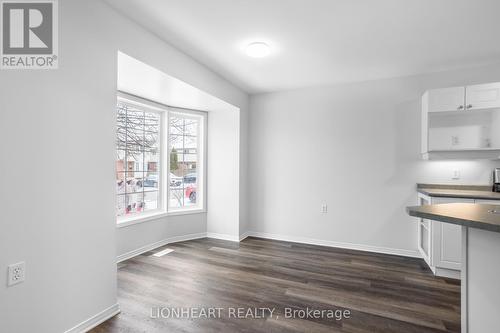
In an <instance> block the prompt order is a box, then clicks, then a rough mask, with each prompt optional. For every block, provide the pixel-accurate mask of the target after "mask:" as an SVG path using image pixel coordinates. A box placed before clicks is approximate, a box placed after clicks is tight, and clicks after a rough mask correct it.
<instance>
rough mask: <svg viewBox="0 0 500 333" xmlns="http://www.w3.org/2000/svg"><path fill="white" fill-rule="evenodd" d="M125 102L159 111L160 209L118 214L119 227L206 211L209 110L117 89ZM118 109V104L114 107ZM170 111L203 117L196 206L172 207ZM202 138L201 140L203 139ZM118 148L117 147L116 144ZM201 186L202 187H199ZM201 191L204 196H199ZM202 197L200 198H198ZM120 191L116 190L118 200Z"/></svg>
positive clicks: (120, 99)
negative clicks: (149, 98)
mask: <svg viewBox="0 0 500 333" xmlns="http://www.w3.org/2000/svg"><path fill="white" fill-rule="evenodd" d="M118 101H119V102H122V103H124V104H131V105H135V106H137V107H141V108H146V109H148V110H149V111H151V112H156V113H159V114H160V168H159V170H158V184H159V191H158V209H155V210H152V211H149V212H144V213H139V214H133V215H129V216H117V217H116V225H117V227H118V228H122V227H127V226H129V225H134V224H137V223H142V222H147V221H153V220H157V219H158V218H162V217H166V216H173V215H187V214H200V213H206V211H207V210H206V207H207V204H206V193H207V181H206V179H207V172H206V170H207V137H208V136H207V125H208V113H207V112H205V111H198V110H191V109H183V108H177V107H170V106H167V105H164V104H161V103H157V102H154V101H151V100H148V99H145V98H142V97H138V96H135V95H131V94H128V93H125V92H122V91H118V92H117V102H118ZM115 112H116V108H115ZM170 113H178V114H193V115H196V116H201V117H202V122H201V125H202V126H201V127H202V129H200V128H199V129H198V131H199V132H200V131H202V133H201V135H200V133H199V135H198V137H199V140H198V165H197V169H198V170H199V171H197V172H198V175H197V177H200V178H201V179H198V184H197V203H198V202H199V205H196V206H195V207H188V208H186V207H181V208H177V209H169V199H170V198H169V196H170V191H169V188H170V186H169V185H170V153H169V142H168V138H169V116H170ZM200 141H201V142H200ZM115 151H116V147H115ZM200 169H201V170H200ZM200 188H201V191H200V190H199V189H200ZM198 192H199V193H200V194H201V196H198ZM198 198H199V199H198ZM116 199H117V195H116V193H115V200H116Z"/></svg>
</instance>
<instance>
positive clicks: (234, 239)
mask: <svg viewBox="0 0 500 333" xmlns="http://www.w3.org/2000/svg"><path fill="white" fill-rule="evenodd" d="M206 237H208V238H216V239H222V240H227V241H230V242H239V241H240V238H239V237H238V236H233V235H229V234H218V233H215V232H207V235H206Z"/></svg>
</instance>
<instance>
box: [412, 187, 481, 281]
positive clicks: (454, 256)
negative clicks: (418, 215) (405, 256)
mask: <svg viewBox="0 0 500 333" xmlns="http://www.w3.org/2000/svg"><path fill="white" fill-rule="evenodd" d="M418 198H419V202H420V204H421V205H422V204H443V203H459V202H462V203H474V200H473V199H461V198H442V197H429V196H427V195H424V194H421V193H419V194H418ZM418 249H419V251H420V253H421V255H422V257H423V258H424V260H425V261H426V262H427V264H428V265H429V267H430V269H431V270H432V272H433V273H434V274H435V275H438V276H445V277H451V278H455V279H459V278H460V269H461V265H462V229H461V227H460V226H458V225H454V224H450V223H442V222H438V221H432V220H426V219H421V220H420V221H419V231H418Z"/></svg>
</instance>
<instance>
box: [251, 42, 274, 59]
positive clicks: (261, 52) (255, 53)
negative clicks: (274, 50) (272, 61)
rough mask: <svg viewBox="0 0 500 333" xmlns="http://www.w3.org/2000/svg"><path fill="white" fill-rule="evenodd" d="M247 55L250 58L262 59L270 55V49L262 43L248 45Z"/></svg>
mask: <svg viewBox="0 0 500 333" xmlns="http://www.w3.org/2000/svg"><path fill="white" fill-rule="evenodd" d="M246 52H247V55H248V56H249V57H252V58H263V57H265V56H268V55H269V53H271V48H270V47H269V45H267V44H266V43H264V42H255V43H251V44H248V46H247V49H246Z"/></svg>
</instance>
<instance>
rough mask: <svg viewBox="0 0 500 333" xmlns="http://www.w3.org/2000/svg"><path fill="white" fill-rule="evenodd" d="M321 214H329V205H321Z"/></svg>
mask: <svg viewBox="0 0 500 333" xmlns="http://www.w3.org/2000/svg"><path fill="white" fill-rule="evenodd" d="M321 213H323V214H326V213H328V205H327V204H322V205H321Z"/></svg>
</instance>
